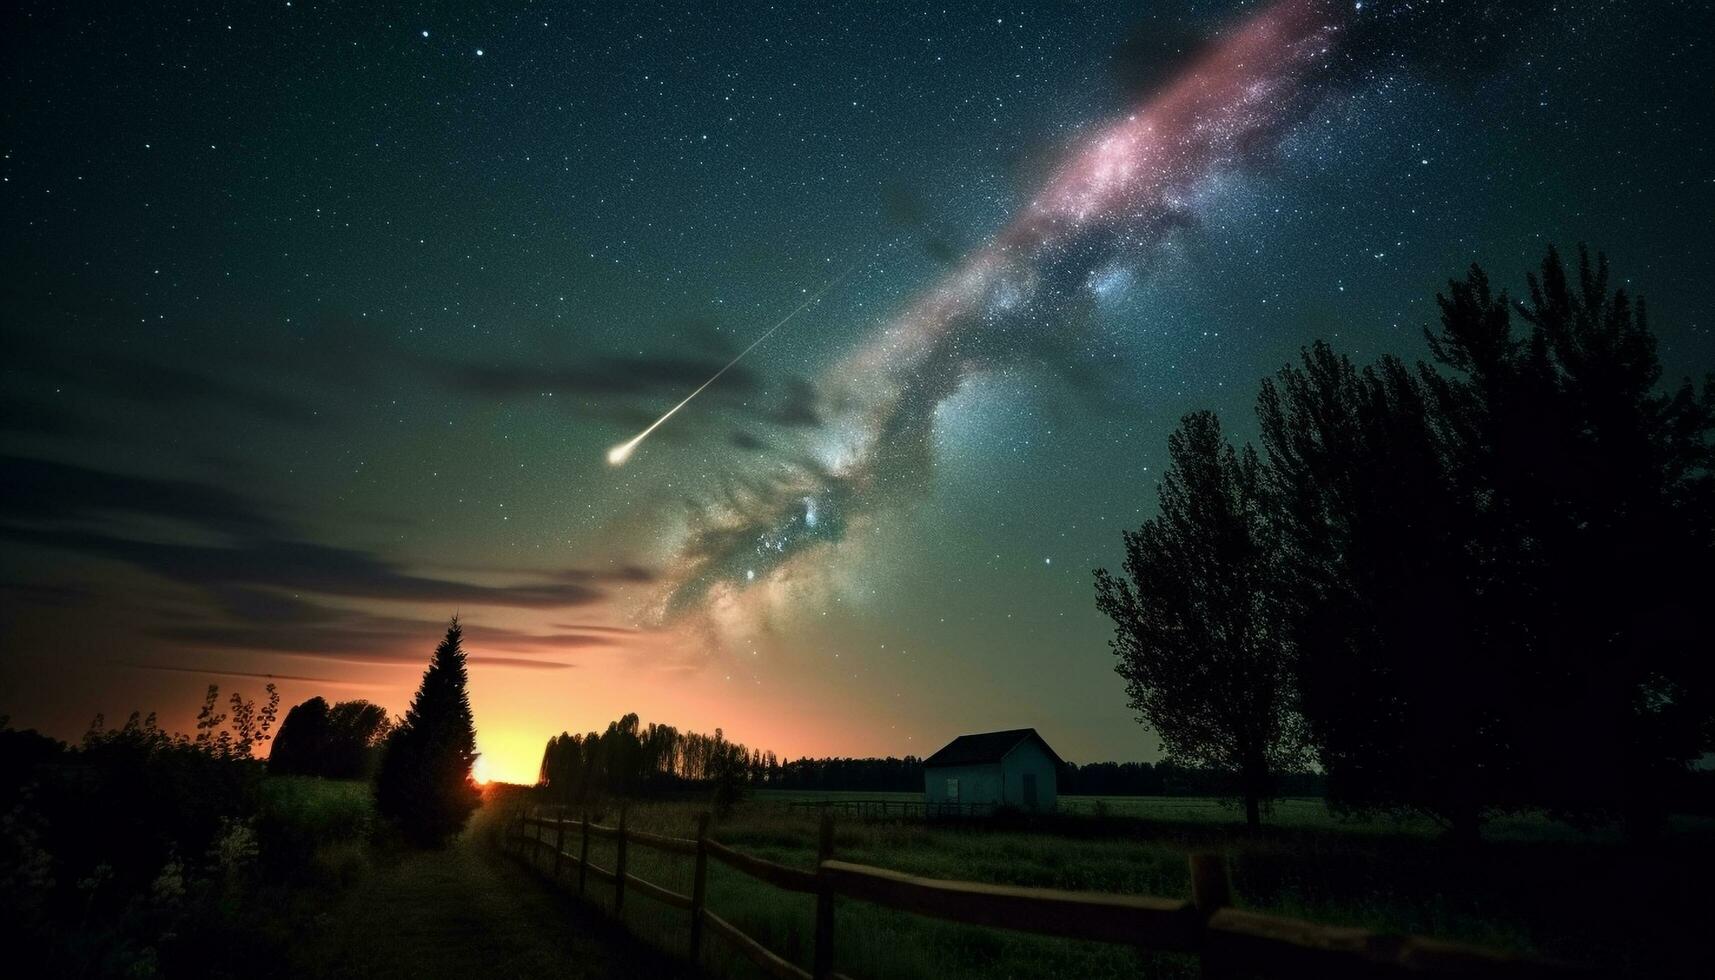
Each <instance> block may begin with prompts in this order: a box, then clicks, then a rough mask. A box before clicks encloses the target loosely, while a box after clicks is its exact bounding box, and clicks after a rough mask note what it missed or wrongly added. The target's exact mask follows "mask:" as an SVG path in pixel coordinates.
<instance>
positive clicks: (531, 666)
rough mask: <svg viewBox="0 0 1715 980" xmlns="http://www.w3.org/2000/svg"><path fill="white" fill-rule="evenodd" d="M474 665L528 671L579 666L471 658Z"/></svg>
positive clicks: (521, 659) (545, 661)
mask: <svg viewBox="0 0 1715 980" xmlns="http://www.w3.org/2000/svg"><path fill="white" fill-rule="evenodd" d="M467 659H469V661H470V662H471V663H473V664H483V665H487V666H494V667H522V668H524V669H526V670H570V669H571V668H573V667H576V666H577V664H567V663H561V662H559V661H558V660H526V659H525V658H523V657H480V656H471V657H469V658H467Z"/></svg>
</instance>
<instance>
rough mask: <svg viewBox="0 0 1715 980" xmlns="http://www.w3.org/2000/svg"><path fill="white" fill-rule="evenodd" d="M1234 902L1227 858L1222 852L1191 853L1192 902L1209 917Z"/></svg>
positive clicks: (1199, 912) (1202, 913)
mask: <svg viewBox="0 0 1715 980" xmlns="http://www.w3.org/2000/svg"><path fill="white" fill-rule="evenodd" d="M1231 902H1232V888H1231V887H1230V886H1229V885H1228V883H1227V859H1226V858H1225V857H1223V856H1222V855H1220V854H1207V853H1204V854H1193V855H1191V904H1192V905H1195V906H1197V912H1198V914H1200V915H1202V916H1203V918H1205V919H1207V918H1208V917H1209V916H1211V915H1214V914H1215V913H1216V912H1218V911H1220V910H1221V909H1222V908H1225V907H1226V906H1227V905H1229V904H1231Z"/></svg>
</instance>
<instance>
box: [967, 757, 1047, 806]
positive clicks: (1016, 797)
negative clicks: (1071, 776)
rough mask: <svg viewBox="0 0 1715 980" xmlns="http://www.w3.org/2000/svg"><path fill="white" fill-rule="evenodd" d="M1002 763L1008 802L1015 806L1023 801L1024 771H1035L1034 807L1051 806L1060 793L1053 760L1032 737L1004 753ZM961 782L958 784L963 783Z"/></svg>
mask: <svg viewBox="0 0 1715 980" xmlns="http://www.w3.org/2000/svg"><path fill="white" fill-rule="evenodd" d="M1001 767H1002V768H1003V769H1004V771H1005V772H1006V786H1005V789H1006V798H1005V801H1006V802H1007V803H1011V804H1013V805H1014V806H1023V805H1024V774H1025V773H1034V774H1035V776H1036V808H1037V809H1038V810H1052V809H1054V805H1055V800H1056V799H1057V798H1058V797H1059V793H1058V792H1057V790H1058V786H1057V785H1056V779H1057V776H1058V774H1057V771H1056V770H1055V768H1054V760H1053V759H1052V758H1051V757H1049V755H1048V753H1046V752H1044V751H1042V747H1041V746H1040V745H1037V744H1036V740H1035V739H1026V740H1025V741H1023V742H1020V743H1019V744H1018V747H1017V748H1015V749H1013V750H1012V751H1011V752H1008V753H1007V754H1006V758H1005V759H1003V760H1001ZM962 785H963V784H961V786H962Z"/></svg>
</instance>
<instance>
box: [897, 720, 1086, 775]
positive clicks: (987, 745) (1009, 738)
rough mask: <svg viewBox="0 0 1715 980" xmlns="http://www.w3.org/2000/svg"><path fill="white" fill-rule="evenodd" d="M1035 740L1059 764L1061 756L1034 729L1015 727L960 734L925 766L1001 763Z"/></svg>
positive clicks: (925, 762)
mask: <svg viewBox="0 0 1715 980" xmlns="http://www.w3.org/2000/svg"><path fill="white" fill-rule="evenodd" d="M1031 740H1035V742H1036V744H1037V745H1040V746H1041V747H1042V751H1044V752H1046V753H1048V757H1049V758H1050V759H1053V760H1054V761H1055V763H1059V762H1060V756H1059V754H1057V753H1056V752H1055V751H1054V750H1053V749H1052V748H1051V747H1049V745H1048V742H1047V741H1045V740H1044V739H1043V738H1042V736H1040V735H1038V734H1036V729H1034V728H1013V729H1009V730H1007V731H1004V732H981V733H979V734H976V735H960V736H959V737H958V738H955V739H953V740H952V741H951V742H948V743H947V744H946V745H944V746H942V748H941V751H939V752H937V753H935V754H934V755H932V756H930V757H929V758H927V759H924V760H923V765H925V766H980V765H986V764H988V763H993V762H999V761H1000V760H1002V759H1004V758H1006V756H1007V754H1008V753H1010V752H1011V751H1012V750H1013V749H1016V748H1018V746H1019V745H1020V744H1021V743H1024V742H1028V741H1031Z"/></svg>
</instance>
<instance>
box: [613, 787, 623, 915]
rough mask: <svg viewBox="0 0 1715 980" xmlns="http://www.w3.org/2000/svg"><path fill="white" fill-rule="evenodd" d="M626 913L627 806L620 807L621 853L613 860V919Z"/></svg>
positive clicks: (621, 805)
mask: <svg viewBox="0 0 1715 980" xmlns="http://www.w3.org/2000/svg"><path fill="white" fill-rule="evenodd" d="M624 912H625V804H623V803H622V804H620V806H619V851H618V854H617V855H616V856H615V857H614V859H613V917H614V918H616V919H623V918H624V915H623V913H624Z"/></svg>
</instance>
